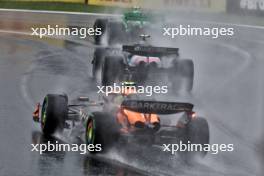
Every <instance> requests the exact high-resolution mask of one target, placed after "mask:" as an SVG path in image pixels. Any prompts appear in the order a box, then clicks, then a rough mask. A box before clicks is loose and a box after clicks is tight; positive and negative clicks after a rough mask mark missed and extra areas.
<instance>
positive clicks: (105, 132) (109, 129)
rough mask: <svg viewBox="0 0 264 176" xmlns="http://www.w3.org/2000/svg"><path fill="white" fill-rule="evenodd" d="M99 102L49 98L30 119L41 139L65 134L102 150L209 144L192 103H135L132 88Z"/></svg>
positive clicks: (205, 131)
mask: <svg viewBox="0 0 264 176" xmlns="http://www.w3.org/2000/svg"><path fill="white" fill-rule="evenodd" d="M103 100H104V101H101V102H94V101H91V100H89V99H88V98H87V97H79V98H78V99H77V100H75V101H74V104H68V97H67V96H66V95H57V94H48V95H47V96H46V97H45V98H44V101H43V103H42V105H40V104H37V106H36V109H35V111H34V113H33V120H34V121H35V122H40V124H41V129H42V131H43V133H44V135H48V136H50V135H53V134H54V133H55V132H56V131H59V132H63V130H69V131H70V134H71V135H72V136H76V137H78V138H80V139H81V140H82V141H83V142H85V143H86V144H87V145H89V144H94V145H97V144H99V145H101V146H102V151H108V149H110V148H112V147H113V146H116V147H118V146H120V145H119V144H121V146H124V144H125V143H129V144H137V145H146V146H151V145H162V144H164V143H177V142H179V140H181V141H183V142H186V143H187V141H190V142H195V143H198V144H201V145H204V144H209V128H208V123H207V121H206V120H205V119H204V118H202V117H197V115H196V113H195V112H193V104H190V103H182V102H163V101H153V100H140V98H139V97H138V95H137V94H136V93H135V92H133V90H131V89H127V90H126V91H125V92H122V93H115V92H113V93H112V94H109V96H107V97H104V98H103ZM177 114H178V115H177ZM177 116H178V117H177ZM177 118H178V119H177ZM168 119H171V120H170V122H169V123H165V122H168ZM163 121H164V122H163ZM68 134H69V133H68ZM93 153H97V152H96V151H95V152H93ZM200 154H201V155H202V156H204V155H205V154H206V152H200Z"/></svg>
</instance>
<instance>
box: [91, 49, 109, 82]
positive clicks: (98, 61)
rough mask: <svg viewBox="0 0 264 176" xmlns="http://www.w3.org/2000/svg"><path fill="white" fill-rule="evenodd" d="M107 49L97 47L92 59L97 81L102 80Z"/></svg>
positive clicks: (93, 74)
mask: <svg viewBox="0 0 264 176" xmlns="http://www.w3.org/2000/svg"><path fill="white" fill-rule="evenodd" d="M105 54H106V51H105V49H103V48H97V49H96V50H95V52H94V58H93V61H92V64H93V69H92V76H93V78H94V80H95V81H96V82H99V83H100V81H101V77H102V75H101V73H102V67H103V63H104V59H105Z"/></svg>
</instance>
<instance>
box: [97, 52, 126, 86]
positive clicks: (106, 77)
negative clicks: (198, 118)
mask: <svg viewBox="0 0 264 176" xmlns="http://www.w3.org/2000/svg"><path fill="white" fill-rule="evenodd" d="M123 72H124V64H123V58H122V57H121V56H107V57H105V59H104V64H103V69H102V85H103V86H109V85H113V84H114V83H118V82H119V81H120V80H121V78H122V75H123Z"/></svg>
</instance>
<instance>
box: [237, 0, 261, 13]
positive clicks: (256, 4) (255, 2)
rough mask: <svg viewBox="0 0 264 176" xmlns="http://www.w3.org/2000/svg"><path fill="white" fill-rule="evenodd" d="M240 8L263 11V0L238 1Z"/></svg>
mask: <svg viewBox="0 0 264 176" xmlns="http://www.w3.org/2000/svg"><path fill="white" fill-rule="evenodd" d="M240 8H241V9H247V10H262V11H264V0H240Z"/></svg>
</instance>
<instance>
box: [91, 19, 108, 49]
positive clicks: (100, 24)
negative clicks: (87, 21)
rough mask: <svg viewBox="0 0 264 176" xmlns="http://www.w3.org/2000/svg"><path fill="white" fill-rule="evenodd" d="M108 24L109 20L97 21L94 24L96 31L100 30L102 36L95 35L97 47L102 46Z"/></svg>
mask: <svg viewBox="0 0 264 176" xmlns="http://www.w3.org/2000/svg"><path fill="white" fill-rule="evenodd" d="M107 24H108V20H107V19H97V20H96V21H95V23H94V29H95V30H96V28H100V29H101V32H102V34H101V35H94V42H95V44H97V45H101V44H102V38H103V36H104V35H106V30H107Z"/></svg>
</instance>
